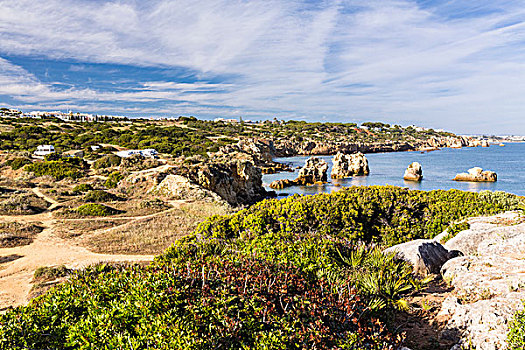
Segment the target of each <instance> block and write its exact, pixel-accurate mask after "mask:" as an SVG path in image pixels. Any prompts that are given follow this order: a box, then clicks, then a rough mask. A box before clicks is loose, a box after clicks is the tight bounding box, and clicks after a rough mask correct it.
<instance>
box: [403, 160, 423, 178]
mask: <svg viewBox="0 0 525 350" xmlns="http://www.w3.org/2000/svg"><path fill="white" fill-rule="evenodd" d="M403 179H405V180H406V181H421V180H422V179H423V169H421V164H419V163H418V162H413V163H412V164H410V165H409V166H408V168H407V169H406V170H405V175H404V176H403Z"/></svg>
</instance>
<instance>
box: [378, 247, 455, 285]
mask: <svg viewBox="0 0 525 350" xmlns="http://www.w3.org/2000/svg"><path fill="white" fill-rule="evenodd" d="M385 253H395V254H396V257H397V258H399V259H402V260H405V261H407V262H409V263H410V264H412V266H414V272H415V273H416V274H418V275H423V276H424V275H429V274H439V272H440V270H441V267H442V266H443V264H444V263H445V262H447V261H448V260H450V259H452V258H454V257H457V256H459V255H461V253H460V252H459V251H449V250H447V249H446V248H445V247H443V246H442V245H441V244H440V243H438V242H436V241H434V240H430V239H417V240H414V241H410V242H406V243H401V244H398V245H395V246H393V247H390V248H388V249H386V250H385Z"/></svg>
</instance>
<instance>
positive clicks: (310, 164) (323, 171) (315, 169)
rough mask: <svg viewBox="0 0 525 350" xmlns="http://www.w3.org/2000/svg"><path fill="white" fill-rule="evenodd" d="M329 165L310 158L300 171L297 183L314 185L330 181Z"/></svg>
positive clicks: (315, 158) (320, 160)
mask: <svg viewBox="0 0 525 350" xmlns="http://www.w3.org/2000/svg"><path fill="white" fill-rule="evenodd" d="M327 172H328V163H327V162H325V161H324V160H322V159H320V158H317V157H310V158H308V159H307V160H306V162H305V164H304V166H303V167H302V168H301V170H299V176H298V177H297V179H295V181H297V182H299V183H300V184H301V185H312V184H314V183H316V182H326V181H327V179H328V175H327Z"/></svg>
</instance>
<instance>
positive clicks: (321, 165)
mask: <svg viewBox="0 0 525 350" xmlns="http://www.w3.org/2000/svg"><path fill="white" fill-rule="evenodd" d="M327 172H328V163H326V162H325V161H324V160H322V159H319V158H317V157H311V158H308V159H307V160H306V162H305V164H304V166H303V167H302V168H301V169H300V170H299V175H298V176H297V178H296V179H295V180H287V179H285V180H276V181H273V182H272V183H271V184H270V188H273V189H283V188H285V187H290V186H299V185H300V186H306V185H313V184H314V183H317V182H326V181H327V179H328V176H327Z"/></svg>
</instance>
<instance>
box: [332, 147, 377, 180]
mask: <svg viewBox="0 0 525 350" xmlns="http://www.w3.org/2000/svg"><path fill="white" fill-rule="evenodd" d="M332 164H333V165H332V171H331V173H330V176H331V177H332V179H344V178H346V177H351V176H355V175H368V173H369V172H370V169H369V168H368V160H367V159H366V157H365V155H364V154H363V153H361V152H357V153H354V154H344V153H341V152H338V153H337V154H336V155H335V156H334V158H333V159H332Z"/></svg>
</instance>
